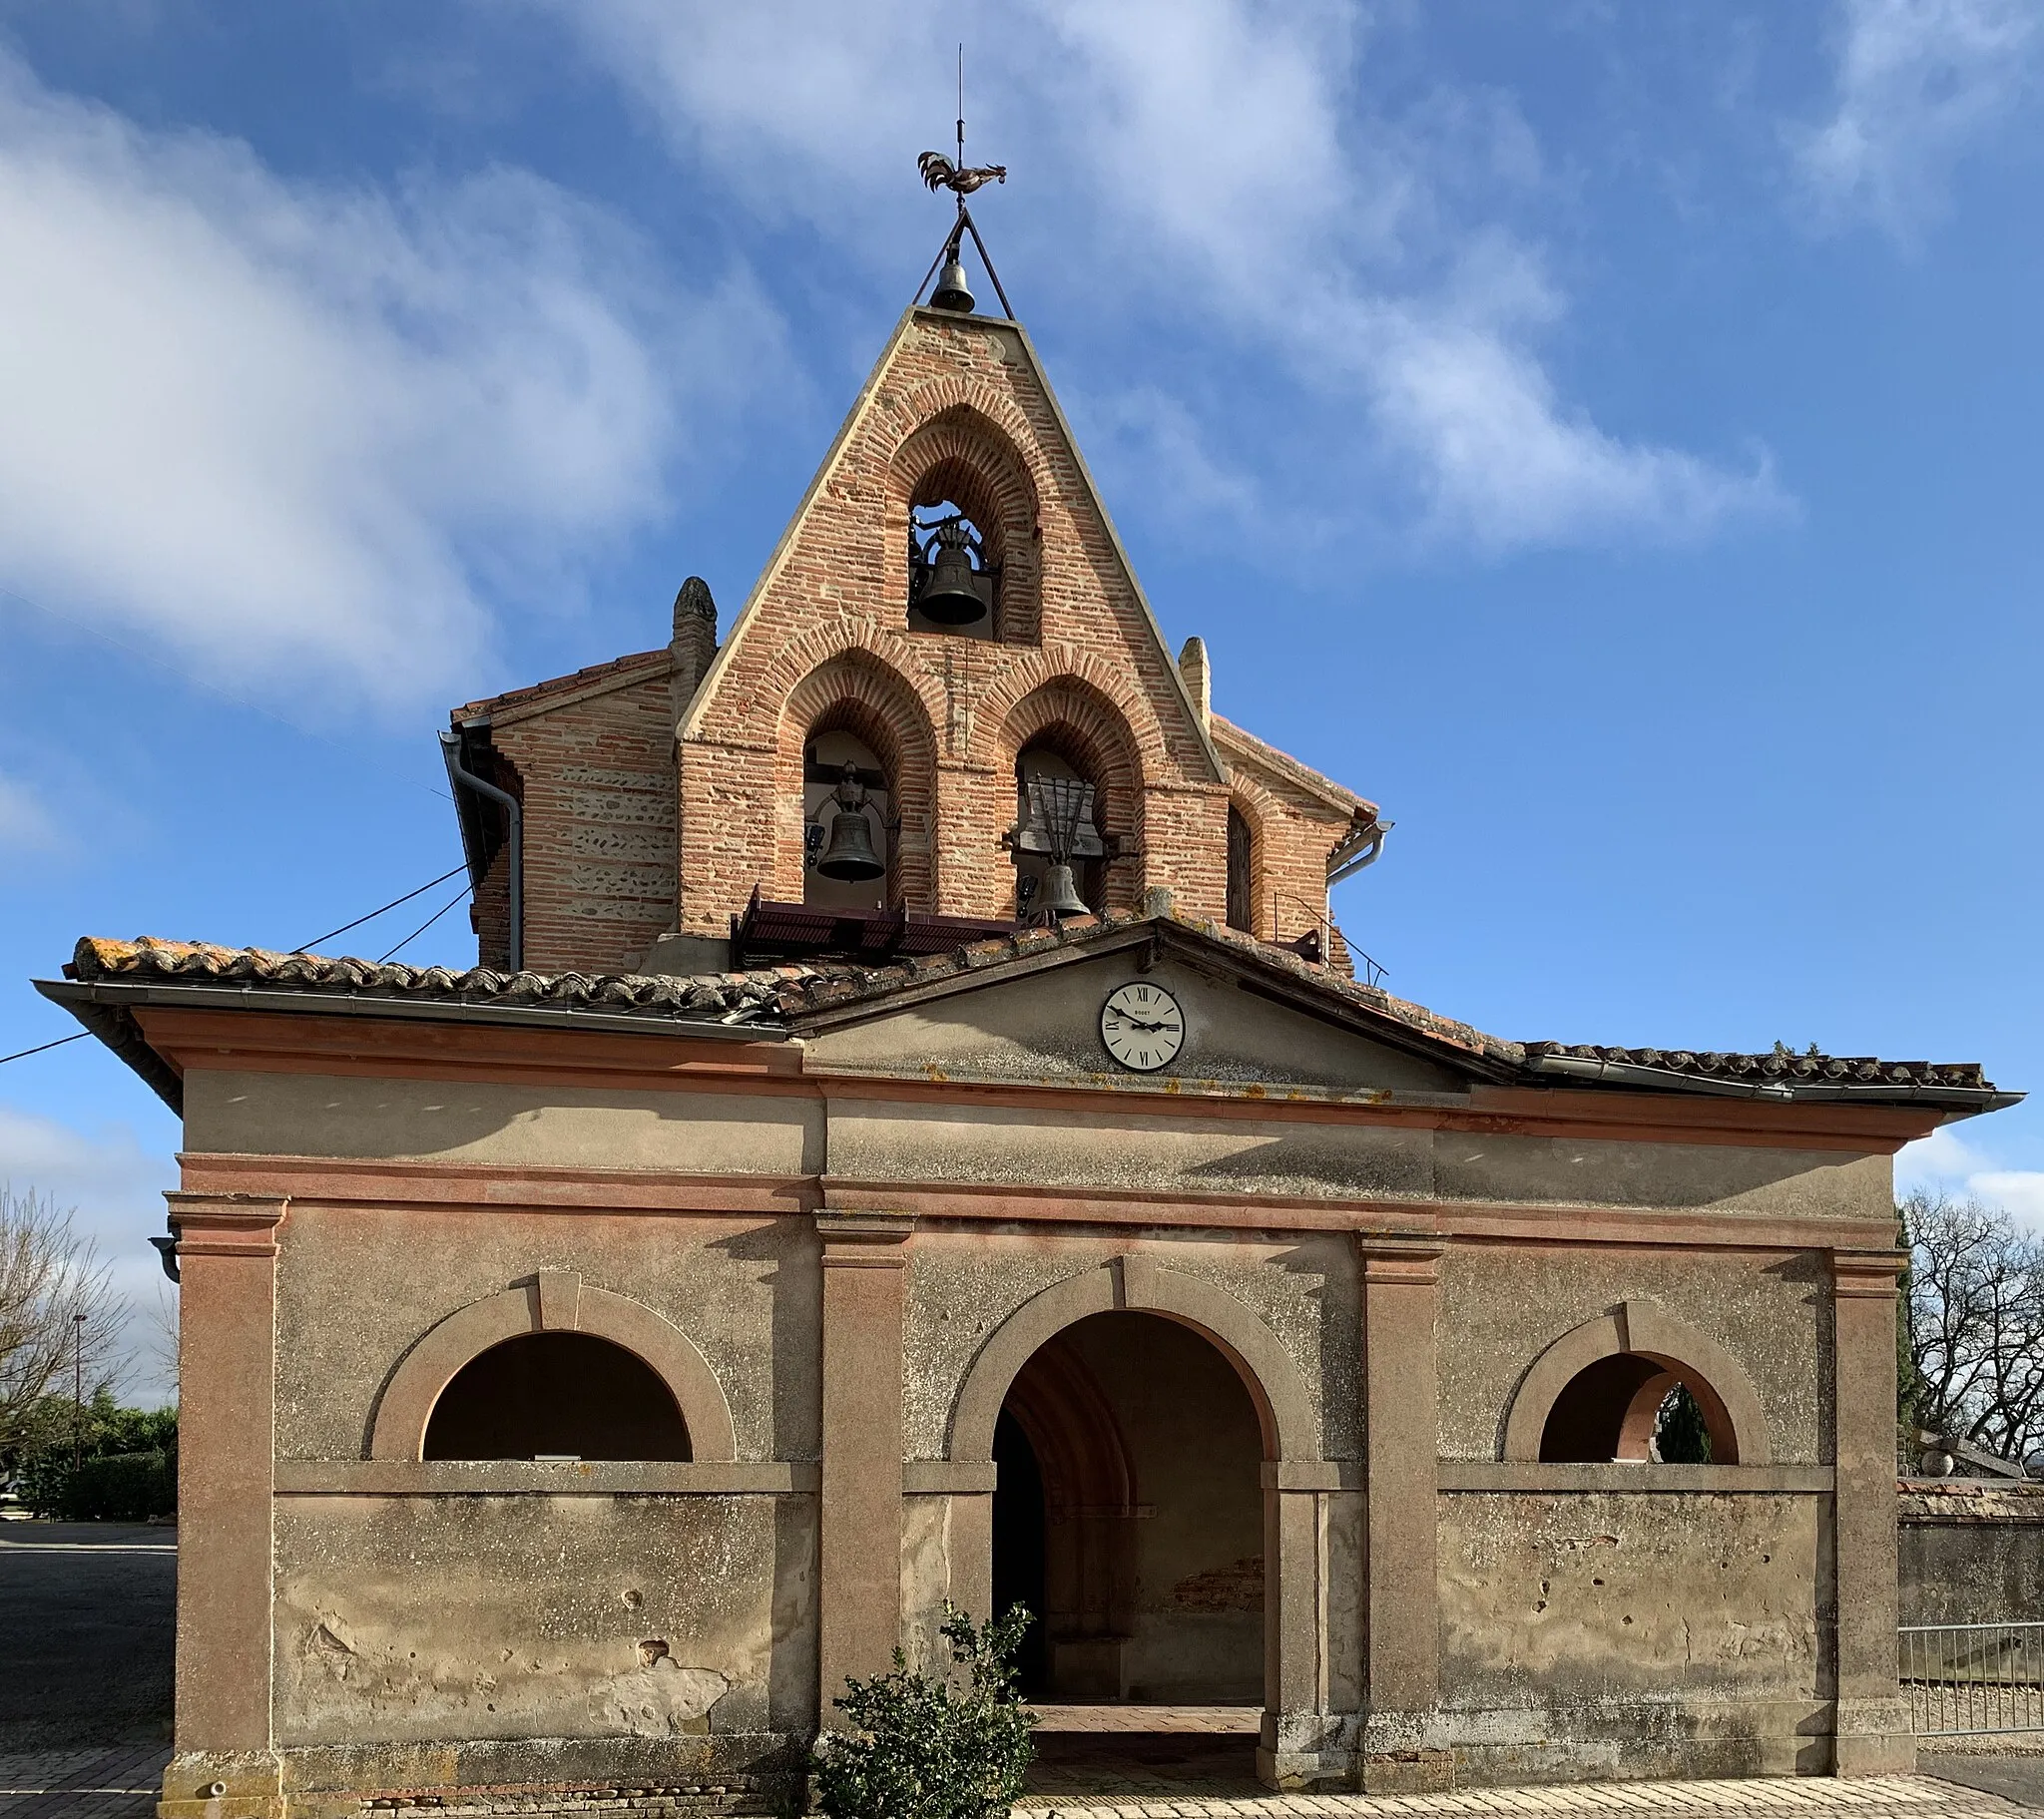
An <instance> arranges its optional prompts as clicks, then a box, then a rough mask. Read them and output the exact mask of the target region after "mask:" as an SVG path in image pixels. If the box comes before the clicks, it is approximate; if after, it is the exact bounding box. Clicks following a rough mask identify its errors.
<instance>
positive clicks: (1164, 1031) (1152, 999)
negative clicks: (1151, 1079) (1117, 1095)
mask: <svg viewBox="0 0 2044 1819" xmlns="http://www.w3.org/2000/svg"><path fill="white" fill-rule="evenodd" d="M1100 1040H1101V1042H1102V1043H1103V1044H1105V1045H1106V1048H1107V1052H1108V1053H1109V1054H1110V1055H1112V1056H1113V1057H1114V1058H1115V1060H1116V1061H1118V1062H1120V1063H1121V1064H1122V1066H1123V1067H1125V1068H1133V1069H1134V1070H1135V1071H1136V1072H1137V1073H1138V1074H1155V1073H1156V1072H1157V1071H1158V1070H1159V1069H1160V1068H1168V1067H1170V1066H1171V1064H1172V1063H1173V1062H1175V1061H1176V1060H1177V1059H1178V1052H1179V1050H1181V1049H1182V1048H1184V1047H1185V1044H1186V1018H1185V1013H1184V1012H1183V1011H1181V1010H1180V1009H1179V1007H1178V1000H1177V999H1176V998H1174V997H1172V995H1171V994H1170V993H1169V992H1167V991H1166V990H1165V989H1164V988H1163V987H1162V986H1161V985H1151V984H1150V983H1149V982H1148V981H1147V980H1142V979H1138V980H1136V981H1134V982H1133V983H1131V984H1129V985H1124V986H1117V987H1116V988H1115V989H1114V990H1113V991H1112V992H1110V993H1109V994H1108V995H1107V1002H1106V1003H1105V1004H1104V1005H1102V1006H1101V1007H1100Z"/></svg>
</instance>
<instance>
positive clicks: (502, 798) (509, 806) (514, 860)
mask: <svg viewBox="0 0 2044 1819" xmlns="http://www.w3.org/2000/svg"><path fill="white" fill-rule="evenodd" d="M440 754H441V756H443V757H444V758H445V759H446V760H447V777H448V781H450V782H451V783H453V784H454V785H455V787H456V788H459V789H472V790H473V791H474V792H475V793H476V794H477V795H479V796H481V797H483V798H484V800H486V801H490V802H495V803H496V804H497V805H498V806H499V807H500V808H502V809H503V811H504V813H505V816H506V818H507V819H508V821H509V823H510V829H511V833H510V839H509V841H508V842H507V844H508V845H509V846H510V849H511V955H510V959H511V967H510V970H511V971H512V972H514V973H521V972H523V971H524V970H525V812H524V810H523V809H521V808H520V807H519V806H518V798H517V797H516V796H514V795H513V794H512V793H511V792H510V791H509V790H508V789H499V788H498V787H497V786H496V784H494V783H492V782H489V781H487V780H486V779H485V778H482V777H479V776H477V775H476V774H475V772H474V771H472V770H470V769H468V768H466V767H465V766H464V765H463V764H462V762H461V740H460V737H459V736H458V735H457V734H455V733H452V732H443V733H441V734H440ZM470 877H471V883H472V888H475V889H480V888H481V886H482V879H481V878H480V877H476V876H475V875H474V873H473V872H472V871H471V873H470Z"/></svg>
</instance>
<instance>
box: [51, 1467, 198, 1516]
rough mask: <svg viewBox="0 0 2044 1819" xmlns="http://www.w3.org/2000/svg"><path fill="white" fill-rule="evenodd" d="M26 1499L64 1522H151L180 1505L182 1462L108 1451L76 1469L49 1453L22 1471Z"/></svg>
mask: <svg viewBox="0 0 2044 1819" xmlns="http://www.w3.org/2000/svg"><path fill="white" fill-rule="evenodd" d="M22 1501H23V1502H24V1503H26V1504H27V1505H28V1507H29V1508H30V1509H31V1510H33V1511H34V1512H35V1513H36V1514H37V1515H38V1516H54V1517H57V1518H58V1519H59V1520H60V1521H63V1522H147V1521H148V1520H149V1519H150V1518H151V1517H152V1516H172V1515H175V1514H176V1513H177V1508H178V1462H177V1457H176V1455H174V1454H167V1453H107V1454H102V1455H101V1456H100V1457H99V1458H97V1459H87V1460H85V1461H83V1462H82V1463H81V1464H80V1465H79V1466H78V1468H77V1469H76V1470H75V1471H74V1470H73V1469H72V1465H71V1461H70V1460H69V1459H66V1458H64V1457H63V1456H62V1455H60V1454H46V1455H45V1456H44V1457H43V1458H41V1459H38V1460H37V1461H36V1462H35V1463H34V1464H33V1465H31V1466H30V1467H29V1469H28V1470H27V1471H26V1472H24V1473H23V1474H22Z"/></svg>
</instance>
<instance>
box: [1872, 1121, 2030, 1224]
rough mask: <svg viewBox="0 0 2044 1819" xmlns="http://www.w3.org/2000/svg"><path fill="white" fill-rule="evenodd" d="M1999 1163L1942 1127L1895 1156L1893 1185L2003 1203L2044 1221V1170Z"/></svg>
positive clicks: (2026, 1216) (1902, 1189)
mask: <svg viewBox="0 0 2044 1819" xmlns="http://www.w3.org/2000/svg"><path fill="white" fill-rule="evenodd" d="M1997 1164H1998V1158H1997V1157H1994V1156H1992V1155H1990V1154H1989V1153H1988V1152H1987V1151H1986V1150H1984V1149H1980V1148H1978V1147H1976V1146H1975V1145H1973V1144H1971V1143H1969V1142H1967V1141H1966V1140H1965V1139H1964V1138H1962V1137H1959V1136H1958V1135H1957V1133H1956V1132H1954V1131H1953V1130H1952V1129H1951V1127H1950V1126H1948V1125H1947V1126H1941V1127H1940V1128H1939V1129H1937V1130H1935V1131H1933V1132H1932V1133H1931V1134H1930V1135H1929V1136H1928V1137H1922V1138H1919V1139H1918V1140H1917V1141H1916V1142H1913V1143H1905V1144H1903V1146H1902V1148H1901V1150H1900V1152H1899V1153H1898V1154H1897V1155H1896V1157H1895V1187H1896V1190H1897V1191H1898V1192H1902V1193H1906V1192H1908V1191H1909V1190H1910V1189H1911V1188H1914V1187H1921V1188H1925V1189H1927V1190H1928V1191H1929V1192H1932V1193H1947V1194H1951V1195H1952V1196H1954V1197H1955V1198H1966V1199H1974V1200H1980V1201H1982V1202H1984V1203H1985V1204H1987V1205H1990V1206H2005V1207H2006V1208H2007V1209H2008V1210H2009V1211H2010V1212H2012V1213H2014V1214H2015V1215H2016V1216H2017V1217H2018V1218H2022V1219H2028V1220H2031V1221H2033V1222H2035V1223H2037V1224H2040V1225H2044V1170H2038V1169H2033V1168H2004V1167H2001V1166H1998V1165H1997Z"/></svg>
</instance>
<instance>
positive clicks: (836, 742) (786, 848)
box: [771, 650, 937, 910]
mask: <svg viewBox="0 0 2044 1819" xmlns="http://www.w3.org/2000/svg"><path fill="white" fill-rule="evenodd" d="M776 749H777V753H778V756H777V766H778V775H779V780H780V788H779V791H778V804H777V811H778V813H779V816H780V820H779V823H778V827H777V833H776V839H775V842H774V846H775V864H774V884H773V891H772V893H771V894H774V895H778V896H781V897H787V898H792V899H795V900H798V901H801V902H816V903H823V904H826V905H828V906H830V907H843V908H877V907H902V908H907V909H915V910H927V909H933V908H935V907H936V905H935V900H934V899H935V878H934V875H933V868H932V864H931V852H930V847H931V841H930V826H931V819H932V816H933V814H934V810H935V800H936V775H937V757H936V737H935V734H934V733H933V731H932V730H931V727H930V719H929V714H928V712H927V711H926V710H925V708H924V706H923V703H922V700H921V697H920V696H918V695H917V693H916V692H915V690H914V689H913V688H912V687H911V686H910V685H909V684H908V682H907V681H906V680H905V679H904V678H903V677H902V676H901V675H900V674H899V672H897V671H895V670H894V669H893V668H892V667H891V666H889V665H888V664H887V663H885V662H884V661H883V660H882V659H880V658H878V657H876V656H874V655H873V654H872V653H871V652H869V651H864V650H855V651H844V652H840V653H839V654H838V655H836V656H835V657H832V658H829V659H827V660H826V661H824V662H823V663H821V664H818V665H817V666H816V668H815V669H813V670H811V671H810V672H809V673H808V674H807V675H806V676H804V677H803V678H802V679H801V681H799V682H796V683H795V684H794V686H793V687H792V688H791V689H790V690H789V691H788V695H787V698H786V700H785V701H784V702H782V704H781V712H780V724H779V730H778V734H777V738H776ZM847 760H849V761H850V762H851V763H852V765H853V767H854V770H855V771H856V772H858V773H859V775H858V776H857V777H856V778H855V779H854V781H855V782H857V784H858V789H859V791H861V792H862V793H863V796H864V801H863V803H862V804H861V806H860V809H859V812H860V813H861V815H862V816H863V818H864V820H865V822H866V826H867V833H868V837H869V838H870V839H871V841H872V843H873V846H874V850H875V852H876V854H877V855H878V857H879V859H880V861H881V863H882V865H883V866H884V868H885V869H884V870H883V872H882V874H881V875H880V877H879V878H877V879H872V880H859V881H856V888H853V889H846V890H833V889H829V888H827V887H828V885H829V882H830V881H828V880H826V879H823V878H821V877H819V876H818V874H817V873H816V870H815V862H816V861H817V860H819V859H820V858H821V856H822V853H823V851H824V850H825V848H827V846H828V843H829V838H830V824H831V821H832V819H833V817H834V816H835V814H836V813H837V812H838V808H839V804H838V803H837V802H836V800H835V799H834V798H835V794H836V791H837V790H838V788H839V785H840V784H841V783H842V782H843V781H844V777H843V769H844V764H845V762H846V761H847ZM826 773H828V774H827V775H826ZM811 829H816V830H817V831H816V832H811V831H810V830H811Z"/></svg>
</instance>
